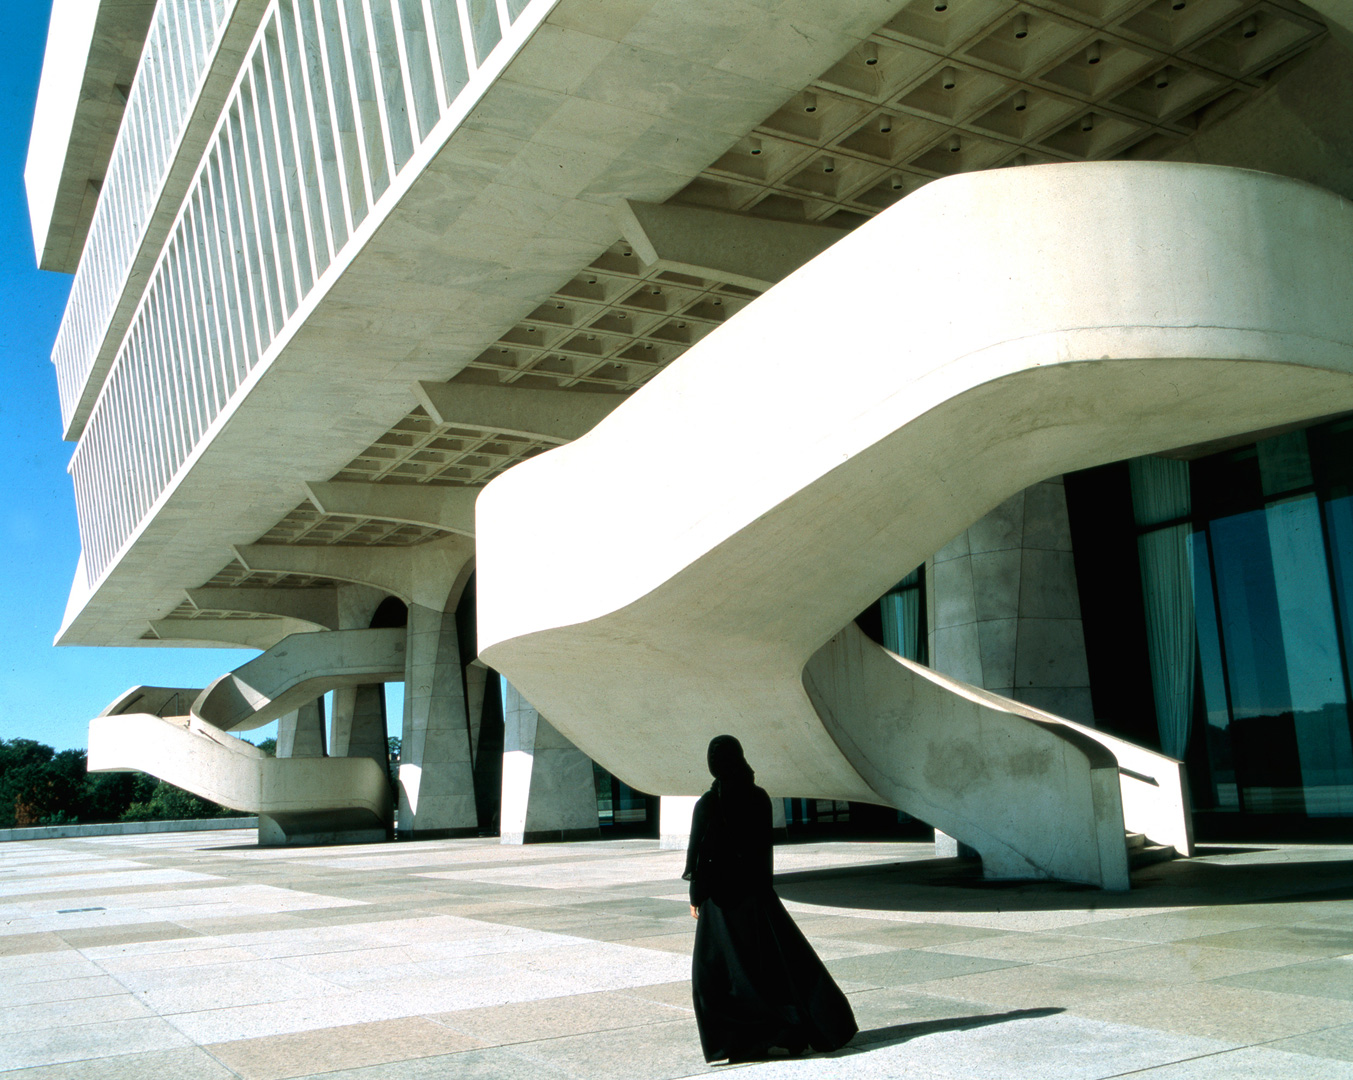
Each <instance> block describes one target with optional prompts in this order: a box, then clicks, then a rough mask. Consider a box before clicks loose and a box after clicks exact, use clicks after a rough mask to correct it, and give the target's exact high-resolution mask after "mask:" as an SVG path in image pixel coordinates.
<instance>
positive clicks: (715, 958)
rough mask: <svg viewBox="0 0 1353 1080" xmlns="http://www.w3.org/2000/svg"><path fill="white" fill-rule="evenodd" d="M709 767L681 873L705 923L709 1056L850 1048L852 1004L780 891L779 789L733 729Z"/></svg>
mask: <svg viewBox="0 0 1353 1080" xmlns="http://www.w3.org/2000/svg"><path fill="white" fill-rule="evenodd" d="M709 771H710V772H711V773H713V774H714V783H713V785H712V786H711V787H710V789H709V791H707V792H705V794H704V795H702V796H700V801H699V802H697V803H696V804H695V815H694V817H693V818H692V820H691V846H690V849H689V850H688V851H687V853H686V872H685V873H684V874H683V875H682V877H684V878H685V879H686V880H687V881H689V882H690V883H691V915H692V916H694V917H695V918H697V919H698V920H699V922H698V923H697V924H696V928H695V955H694V956H693V957H692V964H691V969H692V971H691V983H692V987H693V990H694V995H695V1019H696V1022H697V1023H698V1024H699V1026H700V1045H701V1047H702V1049H703V1050H704V1052H705V1060H706V1061H718V1060H720V1059H722V1058H727V1059H728V1060H729V1061H730V1062H734V1061H748V1060H755V1059H758V1058H764V1057H767V1056H769V1054H770V1052H771V1049H772V1048H773V1047H778V1048H782V1049H783V1050H786V1051H788V1052H789V1053H791V1054H800V1053H803V1051H805V1050H806V1049H807V1048H808V1047H810V1046H811V1047H812V1048H813V1049H814V1050H819V1051H827V1050H835V1049H837V1048H838V1047H841V1046H844V1045H845V1044H846V1043H847V1042H849V1041H850V1039H851V1037H852V1036H853V1035H854V1034H855V1032H856V1030H858V1029H857V1028H856V1026H855V1017H854V1015H853V1014H852V1013H851V1011H850V1005H849V1003H848V1002H847V1001H846V997H845V995H844V994H843V993H841V990H840V988H839V987H838V986H837V985H836V983H834V982H833V981H832V977H831V976H830V975H829V974H827V969H826V968H825V967H823V966H822V961H821V960H819V959H818V956H817V953H815V952H813V947H812V946H811V945H809V944H808V941H807V939H805V938H804V936H803V934H801V933H800V932H799V928H798V927H797V926H795V925H794V920H793V919H791V918H790V917H789V912H787V911H786V910H785V908H784V905H783V904H781V903H780V898H779V897H778V896H776V895H775V892H774V890H773V889H772V888H771V814H770V796H768V795H767V794H766V793H765V791H764V790H762V789H761V788H759V787H757V786H756V783H755V775H754V774H753V772H752V770H751V767H750V766H749V765H748V764H747V761H746V759H745V758H744V757H743V756H742V745H741V744H740V743H739V742H738V741H737V739H735V738H733V736H731V735H720V736H719V737H718V738H716V739H714V740H713V741H712V742H711V743H710V744H709Z"/></svg>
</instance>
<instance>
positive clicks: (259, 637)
mask: <svg viewBox="0 0 1353 1080" xmlns="http://www.w3.org/2000/svg"><path fill="white" fill-rule="evenodd" d="M150 628H151V629H152V630H154V631H155V634H156V636H157V637H159V638H160V640H161V641H175V642H183V643H184V644H187V643H188V642H193V643H195V644H201V645H216V646H219V647H221V648H223V649H271V648H272V647H273V646H274V645H276V644H277V643H278V642H279V641H281V640H282V639H283V638H284V637H289V636H290V635H292V634H303V633H306V632H309V631H313V630H314V629H315V627H314V625H313V624H312V623H310V622H308V621H305V620H302V619H157V620H156V621H155V622H153V623H151V624H150Z"/></svg>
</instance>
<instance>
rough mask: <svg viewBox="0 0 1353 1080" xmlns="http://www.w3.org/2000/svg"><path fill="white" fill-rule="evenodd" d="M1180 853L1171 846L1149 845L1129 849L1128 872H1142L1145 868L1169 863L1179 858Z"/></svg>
mask: <svg viewBox="0 0 1353 1080" xmlns="http://www.w3.org/2000/svg"><path fill="white" fill-rule="evenodd" d="M1178 855H1179V852H1177V851H1175V849H1174V848H1173V847H1171V846H1170V845H1169V844H1147V845H1145V846H1143V847H1137V848H1129V849H1128V870H1129V871H1132V870H1140V869H1142V867H1144V866H1153V865H1155V864H1156V863H1161V862H1169V861H1170V860H1171V859H1174V858H1177V857H1178Z"/></svg>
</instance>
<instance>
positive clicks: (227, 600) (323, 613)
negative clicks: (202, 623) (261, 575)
mask: <svg viewBox="0 0 1353 1080" xmlns="http://www.w3.org/2000/svg"><path fill="white" fill-rule="evenodd" d="M186 592H187V594H188V599H189V600H190V601H191V602H192V604H193V606H194V607H196V608H197V609H198V610H199V611H251V612H257V613H259V614H262V615H277V616H279V617H282V618H288V619H299V620H301V621H303V622H307V623H312V624H314V625H315V626H316V627H319V628H320V629H321V630H337V629H338V590H337V589H255V588H249V587H247V586H245V587H243V588H239V589H225V588H202V589H188V590H186ZM194 621H197V620H194Z"/></svg>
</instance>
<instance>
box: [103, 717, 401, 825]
mask: <svg viewBox="0 0 1353 1080" xmlns="http://www.w3.org/2000/svg"><path fill="white" fill-rule="evenodd" d="M131 769H135V770H139V771H141V772H147V773H150V774H151V775H152V776H156V777H159V778H160V779H161V780H167V781H168V782H169V783H171V784H174V785H176V786H178V787H181V788H183V789H185V790H186V791H191V792H192V793H193V794H194V795H199V796H201V797H202V798H204V799H210V800H211V801H212V802H216V803H220V804H221V805H222V806H229V807H231V808H232V809H235V810H242V811H245V812H247V813H251V814H262V815H266V816H267V817H269V818H271V819H273V822H274V823H275V825H276V828H277V830H278V831H280V832H281V833H283V834H285V836H305V837H307V838H309V839H319V838H320V835H317V834H342V833H347V834H352V833H354V832H372V831H379V832H380V833H381V834H384V833H385V832H386V830H388V829H389V827H390V824H391V823H392V821H393V806H392V801H391V799H392V796H391V791H390V780H389V777H388V776H387V775H386V773H385V770H384V769H382V768H381V767H380V765H379V764H377V763H376V762H375V761H373V760H372V759H371V758H271V757H268V756H267V755H266V754H264V753H263V751H261V750H259V749H258V748H257V747H254V746H251V745H250V744H249V743H247V742H244V741H243V740H241V739H237V738H235V736H233V735H228V734H226V733H225V732H223V731H220V730H218V729H216V728H213V727H210V726H208V725H205V724H202V723H200V722H198V721H196V720H195V719H194V718H192V717H189V716H170V717H161V716H156V715H154V714H152V713H144V712H135V713H122V714H119V715H103V716H99V717H96V718H95V719H94V720H91V721H90V724H89V771H90V772H110V771H121V770H131ZM285 836H274V837H272V838H271V839H272V840H273V841H274V842H276V841H280V840H282V839H284V838H285ZM269 839H270V838H269V837H267V836H265V835H263V829H262V827H260V840H262V841H264V842H267V841H268V840H269Z"/></svg>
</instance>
